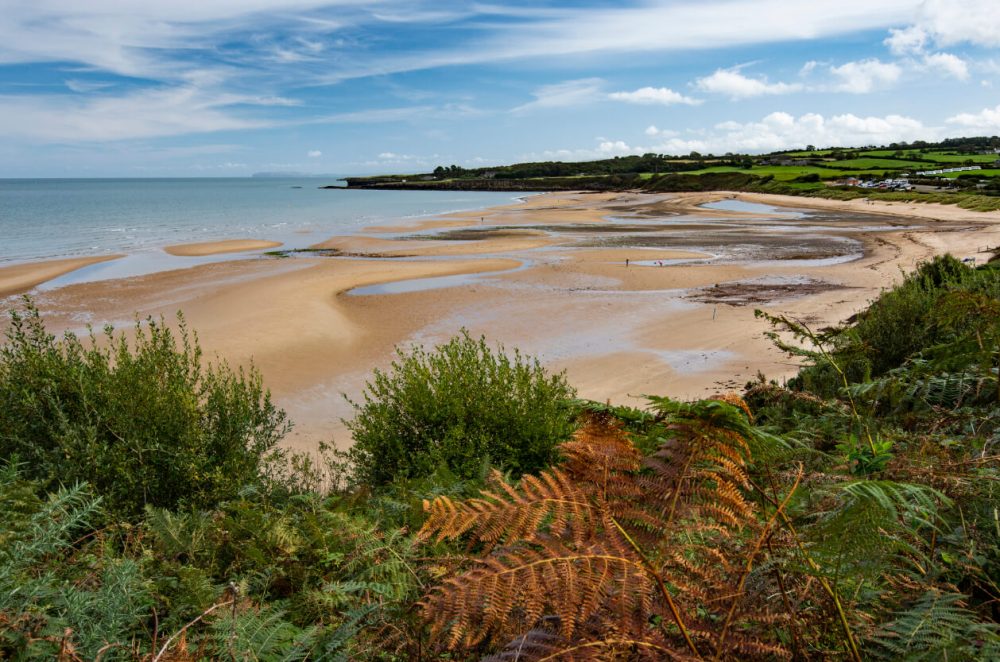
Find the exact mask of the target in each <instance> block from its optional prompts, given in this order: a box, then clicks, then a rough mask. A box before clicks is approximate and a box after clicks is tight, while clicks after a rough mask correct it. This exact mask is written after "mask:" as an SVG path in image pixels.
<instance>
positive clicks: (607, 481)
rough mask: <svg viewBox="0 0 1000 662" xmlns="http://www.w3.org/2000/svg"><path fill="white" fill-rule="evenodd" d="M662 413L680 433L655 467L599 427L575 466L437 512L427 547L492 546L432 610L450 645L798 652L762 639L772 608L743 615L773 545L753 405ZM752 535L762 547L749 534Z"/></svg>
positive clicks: (605, 653) (566, 448) (655, 655)
mask: <svg viewBox="0 0 1000 662" xmlns="http://www.w3.org/2000/svg"><path fill="white" fill-rule="evenodd" d="M653 405H654V412H655V416H656V417H657V419H658V420H660V421H662V424H663V426H664V430H665V433H666V434H667V436H668V438H667V439H666V440H665V441H664V442H663V443H662V444H661V446H660V448H659V450H658V451H657V452H656V453H654V455H653V456H652V457H650V458H648V459H647V460H645V461H644V460H643V458H642V457H641V456H640V455H639V454H638V453H637V452H636V450H635V448H634V447H633V446H632V445H631V444H630V443H629V440H628V438H627V436H626V435H625V434H624V432H623V431H622V429H621V427H620V426H619V425H616V424H615V423H614V422H612V421H610V420H609V419H608V418H607V417H606V416H604V415H597V416H591V418H590V419H589V421H588V422H587V423H586V424H585V425H584V426H583V427H582V428H581V429H580V430H579V431H578V432H577V434H576V435H575V437H574V439H573V440H571V441H569V442H567V443H566V444H564V445H563V447H562V448H561V449H560V451H561V454H562V455H563V457H564V458H565V461H564V463H563V465H561V466H560V467H557V468H553V469H551V470H549V471H547V472H545V473H543V474H542V475H540V476H538V477H536V478H525V479H523V480H522V481H521V484H520V486H517V487H515V486H511V485H504V484H502V483H501V484H500V487H499V489H494V490H493V491H491V492H490V493H488V495H486V496H484V497H483V498H480V499H473V500H470V501H466V502H461V503H460V502H455V501H453V500H451V499H444V498H439V499H437V500H435V501H434V502H430V503H428V504H426V508H427V511H428V514H429V517H428V520H427V522H426V524H425V526H424V528H423V530H422V531H421V533H420V537H421V539H424V540H427V539H431V538H433V539H436V540H444V539H450V538H462V537H464V538H467V539H468V540H469V541H470V543H471V542H475V543H479V544H482V545H484V549H486V550H492V553H491V554H490V555H489V556H487V557H486V558H485V559H483V560H482V562H480V563H479V564H478V565H477V566H476V567H473V568H472V569H471V570H467V571H465V572H463V573H461V574H459V575H457V576H455V577H452V578H450V579H448V580H446V581H445V582H444V583H443V584H441V585H439V586H437V587H435V588H434V589H433V590H432V591H431V592H430V593H429V594H428V595H427V596H425V598H424V600H423V601H422V602H421V609H422V611H423V613H424V614H425V615H426V617H427V619H428V620H429V621H430V623H431V633H432V637H433V638H435V639H437V640H438V641H440V642H441V645H442V646H443V647H444V648H446V649H451V650H475V649H480V648H483V647H485V648H491V647H495V646H496V645H497V644H498V643H500V642H503V641H513V643H511V644H509V645H508V646H507V649H506V650H505V651H503V652H500V653H498V655H499V658H498V659H511V658H510V655H512V654H513V655H517V656H520V657H519V658H518V659H525V660H528V659H567V660H569V659H574V660H575V659H607V658H609V657H615V656H625V657H628V656H632V657H636V658H647V659H669V658H670V657H675V658H685V657H687V656H690V655H698V653H699V649H702V650H711V649H712V648H716V649H717V653H718V654H720V655H723V656H726V657H728V656H731V655H738V654H750V653H752V652H753V651H756V653H757V654H765V653H764V652H765V651H767V652H766V654H767V655H777V656H784V654H785V649H784V648H783V647H782V646H780V645H776V644H768V643H764V642H762V641H759V640H757V639H756V638H754V637H753V636H750V635H748V634H747V630H748V629H753V628H756V627H759V626H760V625H761V624H762V623H765V622H772V621H773V620H774V618H775V616H774V615H773V614H771V612H770V610H768V609H765V610H763V611H761V610H757V611H756V612H754V613H751V612H750V611H748V610H746V609H744V608H743V607H742V606H741V603H742V601H743V597H744V590H745V587H746V585H747V579H748V578H750V577H751V575H752V569H753V567H754V563H755V561H756V557H757V556H758V554H759V553H760V551H761V548H762V545H763V542H764V541H765V540H766V539H767V538H768V537H769V536H770V530H769V527H770V524H769V525H768V526H766V527H764V528H763V529H760V528H759V527H757V526H756V524H755V507H754V505H753V504H752V503H751V502H750V501H749V500H748V499H747V498H746V496H745V495H744V492H745V491H746V490H748V489H750V485H749V475H748V473H747V466H746V462H747V459H748V456H749V452H748V450H749V443H750V442H749V440H748V436H749V435H752V434H753V431H752V429H751V428H750V426H749V415H748V412H747V411H746V410H745V405H743V403H742V401H739V400H733V401H731V402H722V401H709V402H703V403H697V404H693V405H680V404H678V403H674V402H672V401H668V400H664V399H655V400H653ZM498 480H499V477H497V476H495V477H494V481H495V482H496V481H498ZM751 529H752V530H754V531H755V532H756V535H755V536H754V538H753V542H751V543H750V545H749V549H750V551H749V552H748V551H747V549H748V548H747V546H746V541H745V540H737V538H736V535H737V534H739V533H740V532H741V531H744V530H751ZM730 542H731V543H732V544H730ZM540 624H546V625H545V627H543V628H541V629H539V625H540ZM651 624H656V625H652V626H651ZM731 624H738V625H737V626H736V627H730V625H731ZM519 633H525V634H519ZM609 633H614V635H611V634H609ZM514 651H516V653H515V652H514ZM505 656H507V657H506V658H505Z"/></svg>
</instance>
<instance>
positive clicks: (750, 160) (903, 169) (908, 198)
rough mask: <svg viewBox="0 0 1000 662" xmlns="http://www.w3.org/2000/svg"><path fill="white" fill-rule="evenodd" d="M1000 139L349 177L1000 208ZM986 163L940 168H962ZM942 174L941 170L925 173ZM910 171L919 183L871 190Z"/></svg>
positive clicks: (425, 185) (361, 182) (444, 185)
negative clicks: (720, 192)
mask: <svg viewBox="0 0 1000 662" xmlns="http://www.w3.org/2000/svg"><path fill="white" fill-rule="evenodd" d="M997 149H1000V139H998V138H961V139H953V140H945V141H942V142H940V143H925V142H917V143H902V144H893V145H890V146H889V147H887V148H874V147H858V148H843V149H824V150H817V149H809V150H806V151H795V152H775V153H771V154H765V155H747V154H726V155H725V156H715V155H712V154H708V155H702V154H698V153H691V154H689V155H686V156H667V155H663V154H645V155H642V156H624V157H616V158H613V159H604V160H600V161H588V162H582V163H563V162H536V163H519V164H514V165H507V166H497V167H490V168H468V169H467V168H462V167H459V166H448V167H444V166H440V167H438V168H436V169H435V170H434V171H433V172H430V173H418V174H408V175H383V176H376V177H349V178H347V180H346V181H347V184H348V188H369V189H409V190H437V189H445V190H484V191H508V190H509V191H566V190H591V191H617V190H635V191H647V192H662V191H670V192H677V191H712V190H725V191H745V192H756V193H774V194H781V195H797V196H810V197H823V198H832V199H840V200H850V199H855V198H862V197H868V198H872V199H877V200H888V201H905V202H934V203H940V204H955V205H959V206H961V207H963V208H965V209H972V210H977V211H996V210H998V209H1000V167H998V166H997V163H1000V153H997V151H996V150H997ZM962 167H967V168H979V169H977V170H958V171H953V172H934V171H939V170H949V169H954V168H962ZM920 173H934V174H920ZM901 179H905V180H906V181H907V182H908V183H909V186H912V187H913V188H912V189H910V190H906V191H902V190H899V189H900V188H901V187H900V186H899V185H898V184H897V185H896V186H895V187H893V186H888V187H886V188H878V187H877V186H874V187H871V188H867V187H866V186H865V182H880V181H885V180H901Z"/></svg>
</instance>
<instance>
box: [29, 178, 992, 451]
mask: <svg viewBox="0 0 1000 662" xmlns="http://www.w3.org/2000/svg"><path fill="white" fill-rule="evenodd" d="M732 195H733V194H728V193H718V194H681V195H673V196H667V195H657V196H650V195H641V194H627V193H626V194H622V193H617V194H587V193H578V194H573V193H559V194H549V195H542V196H533V197H531V198H529V199H527V200H526V201H524V202H520V203H518V204H514V205H509V206H506V207H498V208H495V209H491V210H487V211H483V212H469V213H465V214H457V215H453V216H449V217H446V218H442V219H432V220H427V221H421V222H418V223H414V224H411V225H404V226H399V227H395V228H391V229H389V228H380V229H379V230H378V231H379V232H395V233H399V234H402V235H404V236H410V235H412V234H413V233H416V232H443V233H447V232H452V231H454V230H456V229H462V232H461V234H459V235H453V236H458V237H461V238H460V239H458V240H454V241H449V240H445V239H440V238H439V239H434V240H428V239H426V238H424V237H422V238H420V239H417V240H414V239H399V238H391V237H374V236H371V234H366V235H358V236H351V237H337V238H332V239H330V240H329V241H327V242H324V244H323V246H324V247H326V248H332V249H337V250H339V251H342V252H343V253H351V254H352V256H351V257H343V256H338V257H318V256H309V257H295V258H290V259H274V258H265V257H255V258H251V259H247V260H239V261H232V262H224V263H216V264H209V265H204V266H199V267H194V268H191V269H184V270H179V271H171V272H164V273H157V274H151V275H148V276H143V277H139V278H132V279H123V280H117V281H105V282H100V283H87V284H80V285H73V286H67V287H63V288H60V289H57V290H52V291H49V292H46V293H44V294H42V295H41V296H40V297H39V300H38V303H39V305H40V307H41V308H42V310H43V312H44V314H45V315H46V316H47V317H48V320H49V324H50V326H51V328H52V329H53V330H59V329H65V328H70V329H78V328H80V327H82V326H83V324H84V323H85V322H90V323H94V324H100V323H103V322H106V321H111V322H122V321H127V320H129V319H131V318H132V317H133V313H134V312H135V311H138V312H139V314H140V315H147V314H153V315H158V314H163V315H167V316H170V315H172V314H173V313H174V312H175V311H176V310H178V309H182V310H183V311H184V313H185V316H186V318H187V320H188V323H189V324H190V326H191V327H192V328H194V329H197V330H198V333H199V336H200V338H201V342H202V345H203V347H204V348H205V349H206V350H207V352H208V353H209V354H217V355H218V356H219V357H221V358H223V359H226V360H228V361H230V362H231V363H234V364H246V363H248V362H250V361H251V360H252V361H253V363H254V364H255V365H256V366H257V367H258V368H259V369H260V370H261V372H262V373H263V376H264V380H265V383H266V384H267V385H268V386H269V387H270V388H271V389H272V390H273V392H274V395H275V399H276V401H277V402H278V404H279V405H281V406H283V407H285V408H286V409H287V410H288V411H289V414H290V416H291V418H292V419H293V420H294V421H295V422H296V429H295V430H294V431H293V433H292V436H291V437H290V438H289V440H288V443H289V444H290V445H292V446H294V447H298V448H303V449H309V448H314V447H315V445H316V444H317V443H318V442H319V441H321V440H327V441H329V440H331V439H332V440H333V441H335V442H336V443H337V444H338V445H340V446H344V445H347V444H348V443H349V439H348V438H347V436H346V434H345V433H344V430H343V426H342V424H341V423H340V422H339V419H340V418H341V417H344V416H349V415H350V407H349V405H348V404H347V403H346V401H345V400H344V398H343V397H342V395H341V394H347V395H348V396H350V397H352V398H354V399H358V398H359V396H360V394H361V391H362V388H363V385H364V383H365V380H366V379H367V378H368V377H369V376H370V374H371V370H372V369H373V368H375V367H383V368H384V367H387V366H388V364H389V362H390V361H391V360H392V358H393V348H394V346H396V345H404V346H405V345H408V344H410V343H414V342H417V343H422V344H427V345H429V344H433V343H436V342H440V341H444V340H446V339H448V338H449V337H451V336H452V335H454V334H455V333H456V332H457V331H458V330H459V329H460V328H462V327H465V328H467V329H469V331H470V332H471V333H473V334H485V335H486V336H487V337H488V338H489V339H490V340H491V341H498V342H501V343H503V344H505V345H506V346H508V347H518V348H519V349H521V350H523V351H525V352H527V353H530V354H535V355H537V356H539V357H540V358H541V360H542V361H543V362H544V363H545V364H546V365H547V366H549V367H551V368H553V369H565V370H566V371H567V373H568V376H569V379H570V381H571V382H572V383H573V384H574V385H575V386H576V387H577V388H578V389H579V391H580V394H581V395H582V396H584V397H589V398H594V399H599V400H608V399H610V400H612V401H614V402H628V403H631V404H641V399H640V397H639V396H641V395H642V394H659V395H671V396H676V397H703V396H706V395H709V394H712V393H715V392H719V391H724V390H728V389H733V388H738V387H741V386H742V385H743V383H745V382H746V381H747V380H749V379H752V378H753V377H754V376H755V375H756V374H757V372H758V371H762V372H764V373H765V374H767V375H768V376H769V377H773V378H779V379H780V378H783V377H787V376H789V375H791V374H793V373H794V371H795V370H796V365H795V364H794V362H793V361H792V360H790V359H789V358H787V357H786V356H784V355H783V354H782V353H781V352H779V351H777V350H776V349H775V348H774V347H773V346H772V344H771V343H770V341H769V340H768V339H767V338H766V337H765V336H764V332H765V331H767V330H768V328H767V326H766V324H765V323H764V322H762V321H760V320H757V319H755V317H754V309H755V308H762V309H764V310H767V311H768V312H771V313H774V314H783V315H788V316H792V317H795V318H797V319H800V320H803V321H806V322H808V323H809V324H811V325H813V326H816V327H822V326H825V325H831V324H836V323H838V322H840V321H842V320H844V319H846V318H847V317H849V316H850V315H852V314H853V313H855V312H857V311H858V310H860V309H862V308H863V307H864V306H865V305H866V303H867V302H868V301H869V300H870V299H871V298H872V297H874V296H875V295H877V294H878V292H879V291H880V290H881V289H882V288H885V287H888V286H890V285H891V284H892V283H894V282H896V281H897V280H898V279H899V278H900V277H901V274H902V270H906V269H910V268H912V267H913V266H914V265H915V264H917V263H918V262H920V261H922V260H926V259H929V258H931V257H933V256H934V255H938V254H941V253H944V252H951V253H953V254H955V255H956V256H958V257H968V256H974V257H977V258H979V259H980V260H983V259H985V256H984V255H982V254H979V253H977V251H978V250H979V249H980V248H981V247H983V246H986V245H989V246H995V245H998V244H1000V223H998V221H1000V214H977V213H975V212H968V211H965V210H961V209H955V208H951V207H941V208H939V207H934V208H930V207H929V208H927V209H923V208H918V209H917V210H916V211H917V212H919V213H911V212H910V210H909V209H908V207H904V206H900V205H891V206H878V205H875V206H873V205H864V206H863V207H861V208H858V206H857V205H850V204H847V205H843V204H830V203H829V201H824V200H812V199H800V198H780V197H777V196H768V197H766V198H763V197H761V196H739V197H741V198H743V199H746V200H748V201H755V202H756V201H760V202H767V203H768V204H775V205H780V206H788V207H794V208H796V209H803V208H806V207H810V208H815V209H817V210H818V211H817V212H816V214H814V215H812V216H809V217H806V218H803V219H796V218H791V217H788V216H780V215H774V214H745V213H736V212H720V211H711V210H705V209H702V208H700V206H699V205H701V204H704V203H705V202H709V201H712V200H718V199H723V198H728V197H732ZM814 203H822V204H815V205H814ZM481 219H482V220H481ZM470 232H472V234H469V233H470ZM476 233H480V234H476ZM445 236H448V235H445ZM470 237H471V238H470ZM851 251H856V252H858V253H859V254H860V253H863V255H862V256H861V257H858V258H857V259H853V260H850V261H844V260H848V259H849V256H848V257H842V256H843V255H844V254H845V253H850V252H851ZM359 256H368V257H359ZM392 256H408V257H392ZM414 256H419V257H414ZM831 256H832V257H833V259H830V258H831ZM837 256H841V257H837ZM376 258H378V259H376ZM626 258H628V259H629V261H630V263H629V266H627V267H626V266H625V259H626ZM661 262H662V263H663V266H660V263H661ZM436 277H441V278H442V280H440V281H433V280H431V281H419V280H418V281H414V279H427V278H436ZM390 282H399V283H400V284H403V285H405V286H406V289H408V291H400V292H394V291H393V290H392V288H391V287H390V288H388V289H385V290H382V291H381V292H378V291H376V292H374V293H368V294H355V293H351V290H353V289H355V288H359V287H365V286H369V285H377V284H383V283H390ZM433 285H439V286H440V285H447V286H445V287H433Z"/></svg>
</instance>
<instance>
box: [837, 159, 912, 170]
mask: <svg viewBox="0 0 1000 662" xmlns="http://www.w3.org/2000/svg"><path fill="white" fill-rule="evenodd" d="M827 166H828V167H830V168H837V169H844V168H858V169H860V170H874V169H881V170H910V169H914V168H918V169H919V168H927V167H928V166H929V164H927V163H921V162H919V161H901V160H899V159H879V158H856V159H844V160H843V161H830V162H828V163H827Z"/></svg>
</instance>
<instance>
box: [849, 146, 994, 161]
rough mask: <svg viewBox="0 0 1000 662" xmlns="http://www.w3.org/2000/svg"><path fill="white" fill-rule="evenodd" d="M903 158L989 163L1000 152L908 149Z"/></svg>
mask: <svg viewBox="0 0 1000 662" xmlns="http://www.w3.org/2000/svg"><path fill="white" fill-rule="evenodd" d="M895 153H896V150H891V149H877V150H869V151H866V152H863V153H862V154H860V156H864V157H875V158H879V157H885V156H892V155H893V154H895ZM903 157H904V158H911V159H926V160H928V161H934V162H935V163H964V162H965V161H973V162H974V163H990V164H992V163H993V162H994V161H996V160H998V159H1000V154H956V153H954V152H927V153H924V154H921V153H920V152H917V151H914V150H908V151H905V152H903Z"/></svg>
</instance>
